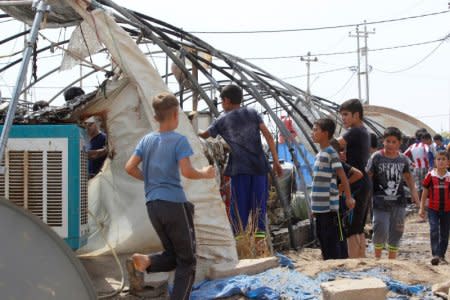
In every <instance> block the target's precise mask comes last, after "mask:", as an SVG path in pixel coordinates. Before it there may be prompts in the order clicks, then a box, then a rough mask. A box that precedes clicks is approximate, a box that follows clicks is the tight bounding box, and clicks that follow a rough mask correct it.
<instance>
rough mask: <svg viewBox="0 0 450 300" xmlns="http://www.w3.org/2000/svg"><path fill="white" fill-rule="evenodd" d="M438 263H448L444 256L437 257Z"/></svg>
mask: <svg viewBox="0 0 450 300" xmlns="http://www.w3.org/2000/svg"><path fill="white" fill-rule="evenodd" d="M439 263H440V264H442V265H448V262H447V261H446V260H445V257H439Z"/></svg>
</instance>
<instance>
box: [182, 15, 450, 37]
mask: <svg viewBox="0 0 450 300" xmlns="http://www.w3.org/2000/svg"><path fill="white" fill-rule="evenodd" d="M448 12H450V11H449V10H443V11H438V12H433V13H429V14H422V15H417V16H409V17H403V18H396V19H386V20H379V21H372V22H365V23H353V24H344V25H334V26H322V27H310V28H295V29H277V30H248V31H190V33H194V34H199V33H201V34H259V33H280V32H299V31H315V30H325V29H338V28H346V27H355V26H361V25H373V24H383V23H390V22H398V21H405V20H410V19H417V18H423V17H429V16H436V15H440V14H446V13H448Z"/></svg>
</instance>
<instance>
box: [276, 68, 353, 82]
mask: <svg viewBox="0 0 450 300" xmlns="http://www.w3.org/2000/svg"><path fill="white" fill-rule="evenodd" d="M349 69H351V67H342V68H336V69H331V70H327V71H321V72H315V73H311V74H310V75H320V74H326V73H331V72H337V71H342V70H349ZM305 76H307V74H302V75H294V76H289V77H283V78H281V79H282V80H287V79H295V78H301V77H305Z"/></svg>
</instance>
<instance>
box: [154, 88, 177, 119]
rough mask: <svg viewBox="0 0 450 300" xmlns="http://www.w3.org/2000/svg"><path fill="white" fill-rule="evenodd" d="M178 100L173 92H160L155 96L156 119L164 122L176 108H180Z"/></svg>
mask: <svg viewBox="0 0 450 300" xmlns="http://www.w3.org/2000/svg"><path fill="white" fill-rule="evenodd" d="M178 105H179V103H178V100H177V98H176V97H175V95H173V94H171V93H166V92H163V93H160V94H158V95H156V96H155V97H153V103H152V106H153V110H154V111H155V119H156V121H158V122H162V121H164V120H166V119H167V117H168V116H169V115H170V113H171V112H173V111H174V109H175V108H176V109H178Z"/></svg>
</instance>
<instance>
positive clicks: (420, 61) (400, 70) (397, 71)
mask: <svg viewBox="0 0 450 300" xmlns="http://www.w3.org/2000/svg"><path fill="white" fill-rule="evenodd" d="M444 42H445V40H442V41H441V42H440V43H439V44H438V45H437V46H436V47H435V48H434V49H433V50H431V52H430V53H428V54H427V55H425V57H423V58H422V59H421V60H419V61H418V62H416V63H415V64H413V65H411V66H409V67H406V68H403V69H399V70H395V71H386V70H382V69H378V68H374V69H375V70H377V71H379V72H382V73H388V74H395V73H401V72H406V71H409V70H411V69H412V68H415V67H417V66H418V65H420V64H421V63H423V62H424V61H425V60H426V59H428V58H429V57H430V56H431V55H433V53H434V52H436V50H437V49H439V47H441V46H442V44H443V43H444Z"/></svg>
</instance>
